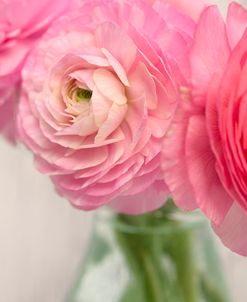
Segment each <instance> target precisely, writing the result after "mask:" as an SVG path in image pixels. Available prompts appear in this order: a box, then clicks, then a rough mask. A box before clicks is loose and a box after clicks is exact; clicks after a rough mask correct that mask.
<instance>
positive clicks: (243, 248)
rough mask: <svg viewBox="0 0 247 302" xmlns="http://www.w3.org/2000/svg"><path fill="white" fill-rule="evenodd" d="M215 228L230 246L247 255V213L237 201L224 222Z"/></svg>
mask: <svg viewBox="0 0 247 302" xmlns="http://www.w3.org/2000/svg"><path fill="white" fill-rule="evenodd" d="M213 228H214V230H215V232H216V234H217V235H218V236H219V237H220V239H221V240H222V242H223V243H224V244H225V245H226V246H227V247H228V248H230V249H231V250H232V251H234V252H235V253H238V254H240V255H242V256H247V240H246V233H247V214H246V212H245V211H244V210H243V209H241V207H240V206H239V205H238V204H237V203H233V205H232V207H231V208H230V210H229V212H228V213H227V215H226V216H225V219H224V221H223V222H222V224H221V225H219V226H216V225H213Z"/></svg>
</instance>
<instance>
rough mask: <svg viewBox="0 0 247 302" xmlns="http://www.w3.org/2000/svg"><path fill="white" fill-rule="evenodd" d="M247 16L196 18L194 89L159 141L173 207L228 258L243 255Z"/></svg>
mask: <svg viewBox="0 0 247 302" xmlns="http://www.w3.org/2000/svg"><path fill="white" fill-rule="evenodd" d="M246 29H247V11H246V10H245V9H244V8H243V7H242V6H240V5H239V4H236V3H232V4H231V5H230V6H229V9H228V16H227V20H226V22H224V20H223V18H222V17H221V15H220V13H219V11H218V9H217V7H216V6H212V7H209V8H207V9H206V10H205V11H204V13H203V15H202V16H201V18H200V21H199V24H198V26H197V29H196V33H195V41H194V44H193V47H192V50H191V56H190V57H191V72H192V81H191V85H190V86H187V87H183V88H182V89H181V94H182V95H183V98H184V101H183V102H182V103H181V106H180V107H179V110H178V112H177V114H176V117H175V118H174V123H173V125H172V127H171V129H170V132H169V135H168V137H167V139H166V140H165V142H164V150H163V151H164V158H163V169H164V175H165V180H166V181H167V184H168V187H169V188H170V190H171V192H172V194H173V197H174V199H175V202H176V203H177V204H178V206H180V207H182V208H184V209H185V210H192V209H195V208H197V207H199V208H201V209H202V211H203V212H204V213H205V214H206V215H207V216H208V217H209V218H210V220H211V221H212V224H213V227H214V229H215V231H216V233H217V234H218V235H219V236H220V237H221V239H222V241H223V242H224V243H225V245H226V246H228V247H229V248H231V249H232V250H233V251H235V252H237V253H239V254H242V255H247V239H246V232H247V212H246V211H247V152H246V146H247V143H246V138H247V130H246V127H245V121H246V113H247V106H246V104H247V103H246V102H247V77H246V75H247V60H246V59H247V31H246Z"/></svg>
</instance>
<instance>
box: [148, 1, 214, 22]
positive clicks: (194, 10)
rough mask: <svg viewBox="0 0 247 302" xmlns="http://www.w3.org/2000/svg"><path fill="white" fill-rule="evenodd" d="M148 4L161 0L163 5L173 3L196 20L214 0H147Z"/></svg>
mask: <svg viewBox="0 0 247 302" xmlns="http://www.w3.org/2000/svg"><path fill="white" fill-rule="evenodd" d="M147 1H148V2H149V3H150V4H154V3H155V2H156V3H157V2H161V3H163V5H173V7H175V8H176V9H177V10H179V11H180V12H181V13H184V14H186V15H187V16H190V17H191V18H193V19H194V20H196V21H197V20H198V18H199V16H200V14H201V12H202V11H203V9H204V8H205V7H206V6H208V5H210V3H211V4H212V3H214V2H215V1H206V0H197V1H195V0H159V1H157V0H147Z"/></svg>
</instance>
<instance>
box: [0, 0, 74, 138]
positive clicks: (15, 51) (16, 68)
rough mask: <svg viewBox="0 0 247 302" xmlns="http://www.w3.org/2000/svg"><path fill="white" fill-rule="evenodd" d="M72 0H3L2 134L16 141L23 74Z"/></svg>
mask: <svg viewBox="0 0 247 302" xmlns="http://www.w3.org/2000/svg"><path fill="white" fill-rule="evenodd" d="M69 3H70V1H69V0H53V1H48V0H43V1H37V0H4V1H3V0H0V62H1V63H0V131H1V132H2V133H3V134H4V135H5V136H6V137H8V138H9V139H10V140H11V141H14V138H15V131H14V121H13V119H14V112H15V103H16V102H17V95H18V94H19V88H20V71H21V68H22V66H23V63H24V61H25V58H26V57H27V55H28V53H29V51H30V49H31V48H32V47H33V46H34V43H35V42H36V41H37V40H38V39H39V38H40V36H41V35H42V34H43V33H44V32H45V31H46V30H47V28H48V25H49V24H50V23H51V22H52V21H53V20H54V19H55V18H56V17H58V16H59V15H61V14H62V13H63V12H65V11H66V10H67V9H68V8H69V6H71V4H69Z"/></svg>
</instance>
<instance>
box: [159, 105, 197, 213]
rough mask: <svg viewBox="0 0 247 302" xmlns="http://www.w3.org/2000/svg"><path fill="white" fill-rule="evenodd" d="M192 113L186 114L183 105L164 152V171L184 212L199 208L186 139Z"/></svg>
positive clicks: (169, 133) (174, 122) (166, 180)
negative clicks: (189, 168)
mask: <svg viewBox="0 0 247 302" xmlns="http://www.w3.org/2000/svg"><path fill="white" fill-rule="evenodd" d="M191 114H192V113H190V112H186V110H185V109H184V108H183V106H182V104H181V105H180V107H179V108H178V111H177V114H176V117H175V119H174V121H173V124H172V125H171V128H170V130H169V131H168V133H167V135H166V137H165V139H164V143H163V150H162V157H163V158H162V170H163V175H164V179H165V182H166V183H167V185H168V188H169V190H170V191H171V195H172V197H173V199H174V202H175V203H176V204H177V205H178V207H180V208H182V209H184V210H194V209H195V208H197V204H196V198H195V193H194V190H193V187H192V185H191V183H190V181H189V175H188V168H187V165H186V163H187V161H186V154H185V143H186V141H185V138H186V133H187V128H188V118H189V117H190V115H191Z"/></svg>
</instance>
